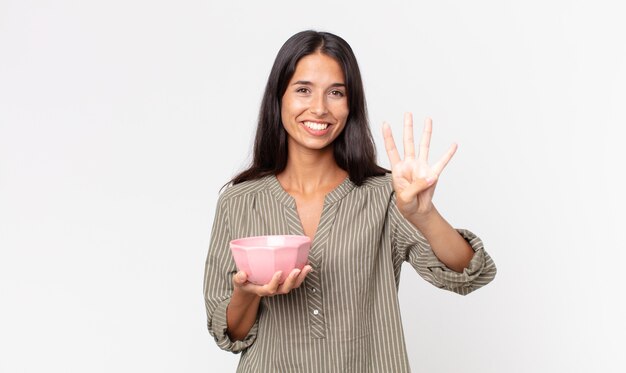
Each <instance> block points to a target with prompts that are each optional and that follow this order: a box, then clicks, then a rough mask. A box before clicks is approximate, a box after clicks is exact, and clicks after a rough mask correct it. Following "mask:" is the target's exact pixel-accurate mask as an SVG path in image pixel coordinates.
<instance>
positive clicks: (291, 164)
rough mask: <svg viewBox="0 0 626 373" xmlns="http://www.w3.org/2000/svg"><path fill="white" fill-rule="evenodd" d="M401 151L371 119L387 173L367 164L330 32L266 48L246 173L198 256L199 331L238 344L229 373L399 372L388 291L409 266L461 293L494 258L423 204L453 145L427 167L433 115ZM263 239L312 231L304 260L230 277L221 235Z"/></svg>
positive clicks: (359, 104) (342, 57)
mask: <svg viewBox="0 0 626 373" xmlns="http://www.w3.org/2000/svg"><path fill="white" fill-rule="evenodd" d="M412 126H413V123H412V118H411V115H410V114H406V115H405V119H404V159H402V157H401V156H400V154H399V153H398V150H397V149H396V146H395V143H394V139H393V137H392V134H391V130H390V128H389V126H388V125H387V124H385V125H384V126H383V134H384V139H385V148H386V150H387V154H388V156H389V159H390V161H391V165H392V172H391V175H389V172H388V171H387V170H385V169H383V168H381V167H379V166H378V165H377V164H376V154H375V147H374V142H373V140H372V136H371V133H370V130H369V126H368V121H367V115H366V109H365V98H364V93H363V85H362V82H361V76H360V72H359V68H358V65H357V62H356V58H355V56H354V54H353V52H352V50H351V48H350V46H349V45H348V44H347V43H346V42H345V41H344V40H343V39H341V38H340V37H338V36H335V35H332V34H329V33H323V32H315V31H304V32H300V33H298V34H296V35H294V36H292V37H291V38H290V39H289V40H287V42H286V43H285V44H284V45H283V47H282V48H281V50H280V51H279V52H278V55H277V57H276V60H275V62H274V66H273V68H272V71H271V73H270V77H269V80H268V83H267V87H266V89H265V93H264V97H263V102H262V104H261V112H260V116H259V123H258V128H257V133H256V140H255V145H254V159H253V162H252V165H251V166H250V168H249V169H247V170H245V171H244V172H242V173H241V174H239V175H237V176H236V177H235V178H234V179H233V180H231V184H232V185H231V186H230V187H229V188H227V189H226V190H225V191H224V192H223V193H222V194H221V195H220V198H219V201H218V205H217V212H216V217H215V221H214V225H213V230H212V237H211V243H210V247H209V253H208V256H207V262H206V271H205V283H204V292H205V300H206V309H207V315H208V327H209V331H210V333H211V335H212V336H213V337H214V338H215V341H216V343H217V344H218V345H219V346H220V347H221V348H223V349H225V350H228V351H232V352H242V356H241V359H240V363H239V368H238V371H240V372H340V371H341V372H345V371H354V372H408V371H409V366H408V358H407V353H406V348H405V345H404V337H403V332H402V325H401V323H400V309H399V304H398V299H397V290H398V285H399V279H400V269H401V265H402V263H403V262H404V261H408V262H409V263H410V264H411V265H412V266H413V267H414V268H415V269H416V270H417V272H418V273H419V274H420V275H421V276H422V277H423V278H425V279H426V280H427V281H429V282H430V283H432V284H433V285H435V286H437V287H440V288H444V289H447V290H451V291H454V292H457V293H459V294H463V295H465V294H467V293H469V292H471V291H473V290H475V289H477V288H479V287H481V286H483V285H485V284H487V283H488V282H490V281H491V280H492V279H493V278H494V276H495V273H496V269H495V265H494V264H493V261H492V260H491V258H490V257H489V256H488V255H487V253H486V252H485V251H484V249H483V246H482V242H481V241H480V239H479V238H477V237H476V236H475V235H474V234H472V233H471V232H469V231H466V230H455V229H453V228H452V227H451V226H450V225H449V224H448V223H447V222H446V221H445V220H444V219H443V217H442V216H441V215H439V213H438V212H437V209H436V208H435V207H434V205H433V203H432V196H433V193H434V190H435V187H436V185H437V179H438V177H439V175H440V174H441V172H442V171H443V169H444V167H445V166H446V164H447V163H448V161H449V160H450V159H451V158H452V156H453V154H454V152H455V150H456V145H453V146H452V147H451V148H450V150H449V151H448V153H447V154H446V155H445V156H444V157H443V158H442V159H441V160H439V161H438V162H436V163H435V164H433V165H432V166H429V165H428V148H429V142H430V133H431V126H432V125H431V122H430V120H427V122H426V124H425V127H424V132H423V134H422V139H421V142H420V145H419V154H418V155H417V156H416V154H415V147H414V141H413V127H412ZM267 234H304V235H307V236H309V237H310V238H311V239H312V240H313V244H312V247H311V251H310V254H309V264H308V265H307V266H305V267H304V268H303V269H302V270H297V269H295V270H293V271H292V272H291V273H290V274H289V276H288V277H287V280H286V281H285V282H284V283H282V284H279V278H280V275H281V273H276V274H275V276H274V278H273V279H272V281H270V283H268V284H265V285H263V286H259V285H254V284H252V283H249V282H247V277H246V274H245V273H243V272H237V269H236V267H235V264H234V261H233V260H232V257H231V254H230V250H229V241H230V240H232V239H235V238H239V237H247V236H256V235H267Z"/></svg>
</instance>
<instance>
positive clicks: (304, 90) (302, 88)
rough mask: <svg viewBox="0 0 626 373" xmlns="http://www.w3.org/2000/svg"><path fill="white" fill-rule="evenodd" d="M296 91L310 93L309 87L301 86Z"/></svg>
mask: <svg viewBox="0 0 626 373" xmlns="http://www.w3.org/2000/svg"><path fill="white" fill-rule="evenodd" d="M296 92H298V93H309V89H308V88H304V87H301V88H298V89H296Z"/></svg>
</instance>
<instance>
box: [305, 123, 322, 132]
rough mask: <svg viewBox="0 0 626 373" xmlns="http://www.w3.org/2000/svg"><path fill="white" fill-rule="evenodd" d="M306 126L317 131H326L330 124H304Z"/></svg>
mask: <svg viewBox="0 0 626 373" xmlns="http://www.w3.org/2000/svg"><path fill="white" fill-rule="evenodd" d="M304 125H305V126H307V127H309V128H310V129H312V130H316V131H321V130H325V129H326V128H327V127H328V123H316V122H304Z"/></svg>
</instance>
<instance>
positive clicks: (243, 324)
mask: <svg viewBox="0 0 626 373" xmlns="http://www.w3.org/2000/svg"><path fill="white" fill-rule="evenodd" d="M260 303H261V297H260V296H258V295H256V294H252V293H248V292H245V291H243V290H241V289H239V288H235V289H234V291H233V295H232V297H231V298H230V303H229V304H228V307H227V308H226V332H227V333H228V336H229V337H230V339H232V340H234V341H236V340H243V339H244V338H245V337H246V335H248V332H250V329H251V328H252V326H253V325H254V322H255V321H256V317H257V312H258V311H259V304H260Z"/></svg>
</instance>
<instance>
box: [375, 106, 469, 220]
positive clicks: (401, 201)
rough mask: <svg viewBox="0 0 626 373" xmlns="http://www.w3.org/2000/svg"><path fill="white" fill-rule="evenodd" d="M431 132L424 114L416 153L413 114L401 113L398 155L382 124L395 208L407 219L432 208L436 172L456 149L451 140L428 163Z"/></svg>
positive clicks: (387, 129) (386, 129)
mask: <svg viewBox="0 0 626 373" xmlns="http://www.w3.org/2000/svg"><path fill="white" fill-rule="evenodd" d="M431 133H432V120H431V119H430V118H427V119H426V121H425V123H424V131H423V132H422V139H421V141H420V145H419V154H418V156H417V158H416V157H415V145H414V141H413V116H412V114H411V113H405V114H404V133H403V135H404V136H403V137H404V159H402V158H400V154H399V152H398V148H397V147H396V143H395V141H394V140H393V135H392V133H391V128H390V127H389V124H388V123H384V124H383V137H384V139H385V149H386V150H387V155H388V156H389V161H390V163H391V175H392V183H393V189H394V191H395V193H396V201H397V204H398V209H399V210H400V212H401V213H402V215H403V216H404V217H405V218H407V219H409V218H415V219H419V218H420V217H422V216H426V215H428V213H429V212H430V211H432V209H433V203H432V199H433V194H434V193H435V187H436V185H437V180H438V179H439V175H441V172H442V171H443V169H444V168H445V167H446V165H447V164H448V162H449V161H450V159H452V156H453V155H454V153H455V152H456V149H457V145H456V144H452V146H450V149H449V150H448V152H447V153H446V154H445V155H444V156H443V157H441V159H439V161H437V162H436V163H435V164H434V165H432V166H429V165H428V151H429V148H430V137H431Z"/></svg>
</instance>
